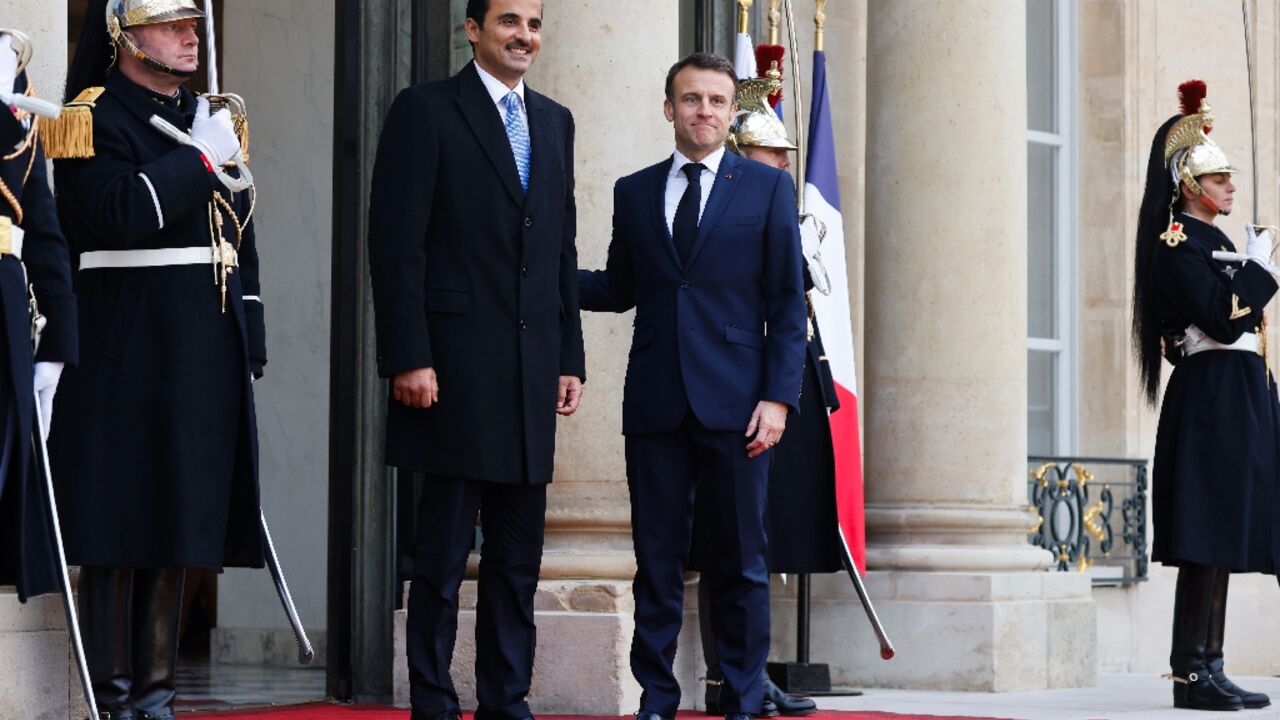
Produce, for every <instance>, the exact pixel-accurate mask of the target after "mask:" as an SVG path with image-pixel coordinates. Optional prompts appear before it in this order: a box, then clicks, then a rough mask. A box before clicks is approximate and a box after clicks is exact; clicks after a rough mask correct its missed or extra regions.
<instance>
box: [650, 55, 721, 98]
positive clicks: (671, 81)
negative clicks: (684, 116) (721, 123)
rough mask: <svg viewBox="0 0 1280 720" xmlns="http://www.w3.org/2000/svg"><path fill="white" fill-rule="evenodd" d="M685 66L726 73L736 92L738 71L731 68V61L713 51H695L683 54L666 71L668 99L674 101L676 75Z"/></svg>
mask: <svg viewBox="0 0 1280 720" xmlns="http://www.w3.org/2000/svg"><path fill="white" fill-rule="evenodd" d="M687 67H694V68H697V69H699V70H714V71H716V72H722V73H724V74H725V75H728V76H729V79H730V80H732V81H733V91H734V94H735V95H736V94H737V92H738V73H737V71H736V70H734V69H733V63H731V62H729V58H727V57H725V56H723V55H716V54H715V53H705V52H696V53H693V54H692V55H687V56H685V58H684V59H682V60H681V61H680V62H678V63H676V64H675V65H672V66H671V69H670V70H668V71H667V86H666V93H667V99H668V100H670V101H672V102H675V99H676V98H675V84H676V75H679V74H680V71H681V70H683V69H685V68H687Z"/></svg>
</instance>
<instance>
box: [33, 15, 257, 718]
mask: <svg viewBox="0 0 1280 720" xmlns="http://www.w3.org/2000/svg"><path fill="white" fill-rule="evenodd" d="M108 12H110V13H111V18H112V22H110V23H108V22H107V20H106V17H107V13H108ZM202 17H203V13H202V12H201V11H200V10H199V8H198V7H197V5H196V3H195V2H194V0H110V2H109V3H107V2H104V1H103V0H97V1H96V2H93V3H90V6H89V10H88V13H87V15H86V24H85V29H84V32H83V34H82V36H81V39H80V42H79V43H78V44H77V47H76V56H75V58H74V59H73V61H72V66H71V70H70V73H69V77H68V82H67V98H68V99H69V100H72V101H73V102H71V103H70V106H69V107H67V108H65V109H64V110H63V113H62V118H61V120H60V121H59V123H58V128H57V131H56V132H50V133H49V136H48V140H49V152H50V155H52V156H53V157H54V158H55V163H54V165H55V175H56V180H57V196H58V209H59V213H60V217H61V219H62V224H63V228H64V230H65V231H66V234H67V240H68V243H69V245H70V247H71V251H72V254H73V256H74V257H75V261H74V262H75V265H76V271H75V275H74V278H75V287H76V292H77V296H78V297H79V300H80V304H79V319H80V346H81V348H82V351H83V352H82V353H81V358H80V364H79V366H78V367H77V368H76V369H75V370H74V372H73V371H70V370H69V371H68V372H67V373H66V377H65V378H64V380H63V388H62V389H61V391H60V392H59V393H58V397H57V405H56V408H55V415H56V416H57V419H56V422H55V423H54V427H53V434H52V437H51V441H50V443H51V448H50V453H51V457H52V459H53V472H54V480H55V482H56V483H57V491H58V505H59V509H60V510H61V511H62V513H63V521H64V522H63V530H64V537H65V539H66V544H67V557H68V561H69V562H71V563H72V564H76V565H81V566H83V569H82V571H81V575H80V588H79V590H80V606H81V617H82V618H83V626H84V628H83V629H84V632H85V649H86V654H87V657H88V661H89V667H90V672H91V676H92V680H93V684H94V690H95V691H96V697H97V700H98V704H99V708H100V710H101V711H103V712H104V713H111V715H110V716H111V717H112V718H113V719H114V718H133V717H138V718H149V719H152V720H168V719H169V718H172V717H173V705H174V696H175V688H174V663H175V662H176V657H177V644H178V622H179V612H180V606H181V599H182V584H183V574H184V569H185V568H188V567H192V568H201V569H204V570H212V571H215V572H218V571H221V570H222V569H223V567H225V566H235V567H261V566H262V563H263V556H262V534H261V529H260V526H259V517H260V505H259V500H258V470H257V468H258V464H257V452H258V450H257V427H256V420H255V416H254V397H253V390H252V377H254V376H260V375H261V374H262V372H263V365H264V364H265V362H266V350H265V344H264V343H265V341H264V337H265V331H264V328H263V307H262V302H261V299H260V291H259V287H258V257H257V251H256V247H255V236H254V231H253V223H252V221H251V213H250V206H251V200H252V198H251V193H252V190H251V189H247V190H241V191H233V190H232V189H231V187H232V186H233V185H236V184H237V183H235V182H233V180H234V175H235V174H236V173H237V171H236V170H235V169H227V168H226V167H225V166H226V165H227V164H228V161H231V160H233V159H234V158H236V157H238V156H239V153H240V139H239V138H238V137H237V135H236V132H235V130H234V129H233V123H232V119H231V117H230V115H229V114H228V113H227V111H226V110H220V111H217V112H212V113H211V112H210V106H209V102H208V100H207V99H206V98H203V97H200V98H197V97H196V96H195V95H194V94H193V93H192V92H191V91H189V90H187V89H186V88H185V87H184V84H185V82H186V80H187V78H188V77H189V76H190V75H191V74H192V73H194V72H196V70H197V69H198V64H199V63H198V58H199V35H198V22H199V20H200V19H201V18H202ZM153 117H154V118H160V119H162V120H165V121H166V122H168V123H169V124H170V125H172V126H174V127H175V128H176V129H177V130H178V131H179V132H181V133H183V137H184V138H185V139H187V141H188V142H190V143H191V144H190V145H188V144H183V143H181V142H179V141H177V140H176V139H175V138H173V137H170V136H169V135H166V134H165V133H163V132H161V131H160V130H158V129H157V128H156V127H154V126H153V125H152V118H153ZM188 132H189V135H187V134H186V133H188ZM224 177H225V178H226V179H224ZM215 250H216V251H215Z"/></svg>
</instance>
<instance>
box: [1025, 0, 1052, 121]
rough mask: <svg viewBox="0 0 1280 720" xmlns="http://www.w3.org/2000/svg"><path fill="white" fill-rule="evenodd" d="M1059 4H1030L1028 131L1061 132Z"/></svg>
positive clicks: (1033, 0)
mask: <svg viewBox="0 0 1280 720" xmlns="http://www.w3.org/2000/svg"><path fill="white" fill-rule="evenodd" d="M1057 9H1058V2H1057V0H1027V127H1029V128H1030V129H1032V130H1043V131H1044V132H1051V133H1056V132H1058V98H1057V92H1056V90H1057V78H1058V32H1057V25H1058V23H1057Z"/></svg>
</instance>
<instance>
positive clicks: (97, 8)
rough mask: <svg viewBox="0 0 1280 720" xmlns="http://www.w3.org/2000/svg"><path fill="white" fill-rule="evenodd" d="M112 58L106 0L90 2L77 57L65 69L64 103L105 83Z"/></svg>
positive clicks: (86, 11)
mask: <svg viewBox="0 0 1280 720" xmlns="http://www.w3.org/2000/svg"><path fill="white" fill-rule="evenodd" d="M113 57H114V55H113V53H112V47H111V38H110V37H109V36H108V35H107V0H90V2H89V7H88V8H87V9H86V10H85V16H84V27H82V28H81V30H80V40H79V41H78V42H76V55H75V57H73V58H72V59H71V66H70V67H68V68H67V86H66V88H65V90H64V92H63V102H71V101H72V100H74V99H75V97H76V96H77V95H79V94H80V93H81V92H83V91H84V90H85V89H86V88H91V87H95V86H97V85H102V84H103V83H105V82H106V80H107V69H108V68H110V67H111V60H112V58H113Z"/></svg>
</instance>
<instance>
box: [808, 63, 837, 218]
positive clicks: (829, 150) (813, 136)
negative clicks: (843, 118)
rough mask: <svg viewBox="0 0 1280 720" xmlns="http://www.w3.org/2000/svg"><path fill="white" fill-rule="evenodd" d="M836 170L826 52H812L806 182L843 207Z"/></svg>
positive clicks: (832, 204) (828, 200) (833, 205)
mask: <svg viewBox="0 0 1280 720" xmlns="http://www.w3.org/2000/svg"><path fill="white" fill-rule="evenodd" d="M839 177H840V176H839V175H838V174H837V173H836V141H835V133H834V132H832V130H831V100H830V97H829V95H828V93H827V54H826V53H825V52H822V51H820V50H819V51H817V52H814V53H813V107H812V109H811V110H810V111H809V158H808V164H807V165H806V168H805V182H807V183H809V184H811V185H813V186H814V187H816V188H818V191H819V192H821V193H822V197H823V198H824V199H826V201H827V202H828V203H830V204H831V207H833V208H835V209H836V210H840V181H839Z"/></svg>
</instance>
